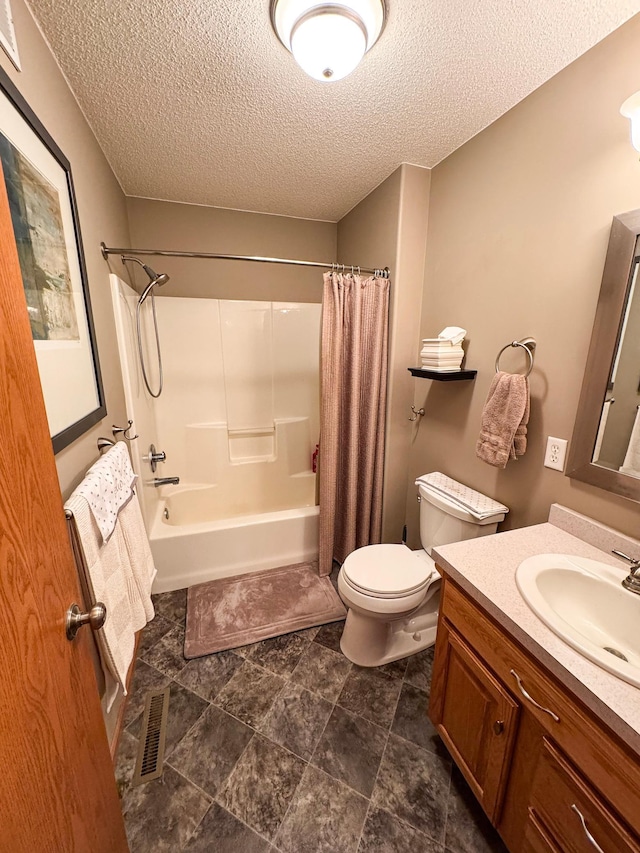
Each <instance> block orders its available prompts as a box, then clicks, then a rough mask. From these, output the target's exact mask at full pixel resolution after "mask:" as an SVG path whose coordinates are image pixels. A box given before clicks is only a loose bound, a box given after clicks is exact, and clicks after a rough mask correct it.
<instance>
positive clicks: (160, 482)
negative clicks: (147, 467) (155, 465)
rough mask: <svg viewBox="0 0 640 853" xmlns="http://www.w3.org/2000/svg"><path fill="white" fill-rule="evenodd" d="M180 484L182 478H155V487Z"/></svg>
mask: <svg viewBox="0 0 640 853" xmlns="http://www.w3.org/2000/svg"><path fill="white" fill-rule="evenodd" d="M179 482H180V477H154V480H153V485H154V486H155V487H156V489H157V488H158V486H177V485H178V483H179Z"/></svg>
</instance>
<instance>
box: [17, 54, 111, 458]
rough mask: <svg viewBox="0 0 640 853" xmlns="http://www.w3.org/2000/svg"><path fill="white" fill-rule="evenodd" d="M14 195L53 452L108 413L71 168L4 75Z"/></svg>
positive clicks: (23, 274)
mask: <svg viewBox="0 0 640 853" xmlns="http://www.w3.org/2000/svg"><path fill="white" fill-rule="evenodd" d="M0 168H1V170H2V179H3V181H4V184H5V186H6V189H7V195H8V197H9V208H10V210H11V220H12V223H13V229H14V236H15V238H16V247H17V249H18V257H19V260H20V269H21V271H22V280H23V284H24V288H25V298H26V303H27V304H26V310H27V311H28V314H29V319H30V322H31V329H32V333H33V338H34V348H35V351H36V359H37V362H38V369H39V372H40V382H41V385H42V391H43V395H44V401H45V408H46V410H47V418H48V420H49V430H50V433H51V442H52V445H53V452H54V453H59V452H60V451H61V450H62V449H63V448H65V447H67V446H68V445H69V444H71V443H72V442H73V441H75V440H76V439H77V438H79V437H80V436H81V435H83V434H84V433H85V432H86V431H87V430H88V429H90V428H91V427H92V426H93V425H94V424H96V423H97V422H98V421H100V420H102V419H103V418H104V417H105V416H106V414H107V410H106V406H105V401H104V389H103V386H102V375H101V372H100V362H99V358H98V349H97V346H96V340H95V330H94V325H93V314H92V311H91V299H90V295H89V287H88V283H87V272H86V266H85V260H84V251H83V248H82V237H81V234H80V224H79V220H78V210H77V205H76V198H75V192H74V188H73V179H72V176H71V165H70V163H69V161H68V160H67V158H66V157H65V156H64V154H63V153H62V151H61V150H60V148H59V147H58V146H57V144H56V143H55V141H54V140H53V138H52V137H51V136H50V134H49V133H48V132H47V130H46V128H45V127H44V125H43V124H42V122H41V121H40V120H39V119H38V117H37V116H36V115H35V113H34V112H33V110H32V109H31V108H30V107H29V105H28V104H27V102H26V100H25V99H24V98H23V96H22V95H21V93H20V92H19V91H18V89H17V88H16V86H15V85H14V84H13V83H12V81H11V79H10V78H9V76H8V75H7V74H6V72H5V71H4V70H3V69H0Z"/></svg>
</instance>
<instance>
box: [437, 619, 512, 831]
mask: <svg viewBox="0 0 640 853" xmlns="http://www.w3.org/2000/svg"><path fill="white" fill-rule="evenodd" d="M429 714H430V716H431V720H432V722H433V724H434V726H435V727H436V729H437V731H438V734H439V735H440V737H441V738H442V740H443V741H444V744H445V746H446V747H447V749H448V750H449V752H450V753H451V755H452V756H453V758H454V760H455V762H456V764H457V765H458V767H459V768H460V770H461V771H462V773H463V774H464V776H465V778H466V780H467V782H468V783H469V785H470V786H471V789H472V790H473V792H474V794H475V795H476V797H477V798H478V800H479V802H480V804H481V805H482V807H483V809H484V810H485V812H486V813H487V815H488V816H489V818H490V820H491V821H492V822H494V823H496V822H497V819H498V816H499V810H500V805H501V803H502V798H503V794H504V790H505V785H506V781H507V776H508V769H509V759H510V757H511V753H512V750H513V744H514V739H515V734H516V725H517V716H518V705H517V704H516V702H514V700H513V699H512V698H511V696H510V695H509V693H508V692H507V691H506V690H505V688H504V687H503V686H502V685H501V684H500V682H499V681H497V679H496V678H495V676H494V675H493V673H491V672H490V671H489V670H488V669H487V667H486V666H485V665H484V663H483V662H482V661H481V660H480V659H479V658H478V657H477V655H475V654H474V652H473V651H472V650H471V649H470V648H469V646H468V645H467V644H466V643H465V642H464V640H463V639H462V638H461V637H460V636H459V635H458V634H457V633H456V632H455V631H454V630H453V628H452V627H451V626H449V624H448V622H447V620H446V619H442V618H441V619H440V624H439V626H438V637H437V644H436V654H435V659H434V666H433V678H432V683H431V701H430V706H429Z"/></svg>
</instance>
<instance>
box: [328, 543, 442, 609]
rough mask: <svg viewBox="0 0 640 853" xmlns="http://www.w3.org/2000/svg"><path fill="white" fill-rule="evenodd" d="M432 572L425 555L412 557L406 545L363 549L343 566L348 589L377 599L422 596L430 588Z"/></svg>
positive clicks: (351, 556)
mask: <svg viewBox="0 0 640 853" xmlns="http://www.w3.org/2000/svg"><path fill="white" fill-rule="evenodd" d="M434 571H435V565H434V562H433V560H432V559H431V558H430V557H429V556H428V555H427V554H426V553H424V552H417V553H415V552H413V551H411V550H409V548H407V546H406V545H365V547H363V548H358V549H357V550H356V551H353V552H352V553H351V554H349V556H348V557H347V558H346V560H345V561H344V563H343V565H342V575H343V577H344V580H345V582H346V583H347V585H348V586H349V587H351V588H352V589H353V590H355V591H356V592H359V593H360V594H362V595H366V596H369V597H371V598H379V599H393V598H405V597H407V596H409V595H414V594H415V593H418V592H421V591H422V590H424V589H426V588H427V587H428V586H429V583H430V582H431V579H432V577H433V573H434Z"/></svg>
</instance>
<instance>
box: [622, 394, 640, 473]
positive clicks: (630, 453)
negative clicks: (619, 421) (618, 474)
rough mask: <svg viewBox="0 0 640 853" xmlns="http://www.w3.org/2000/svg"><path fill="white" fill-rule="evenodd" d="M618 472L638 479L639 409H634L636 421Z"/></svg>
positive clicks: (639, 456) (639, 448) (639, 450)
mask: <svg viewBox="0 0 640 853" xmlns="http://www.w3.org/2000/svg"><path fill="white" fill-rule="evenodd" d="M620 470H621V471H622V473H623V474H631V475H632V476H633V477H640V408H637V409H636V419H635V421H634V422H633V429H632V430H631V437H630V438H629V446H628V447H627V452H626V454H625V457H624V462H623V463H622V467H621V468H620Z"/></svg>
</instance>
